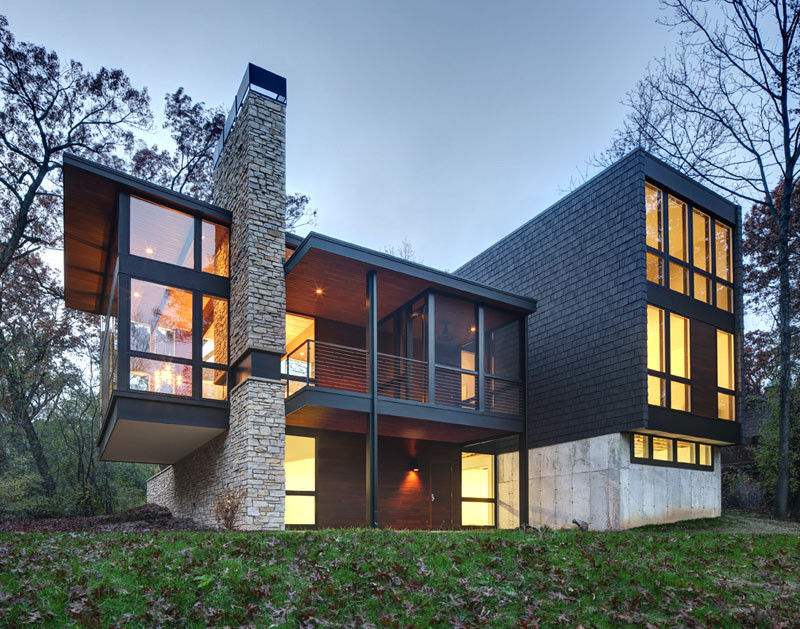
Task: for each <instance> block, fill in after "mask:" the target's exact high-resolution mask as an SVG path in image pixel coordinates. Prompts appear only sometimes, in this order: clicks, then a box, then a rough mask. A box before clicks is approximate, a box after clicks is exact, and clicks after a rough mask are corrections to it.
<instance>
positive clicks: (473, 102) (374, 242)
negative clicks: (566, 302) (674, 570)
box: [0, 0, 675, 270]
mask: <svg viewBox="0 0 800 629" xmlns="http://www.w3.org/2000/svg"><path fill="white" fill-rule="evenodd" d="M0 13H3V14H5V15H6V17H7V18H8V19H9V22H10V27H11V30H12V32H14V33H15V35H16V36H17V38H18V39H20V40H26V41H32V42H35V43H39V44H42V45H45V46H47V47H48V48H50V49H52V50H55V51H56V52H58V53H59V55H60V56H61V57H62V58H74V59H76V60H78V61H81V62H82V63H83V64H84V66H86V67H87V68H90V69H97V68H99V67H100V66H102V65H105V66H107V67H119V68H122V69H123V70H125V72H126V73H127V74H128V75H129V76H130V77H131V80H132V81H133V83H134V85H136V86H147V87H148V88H149V91H150V93H151V96H152V98H153V110H154V112H155V113H156V114H157V115H158V116H157V119H158V118H160V115H161V110H162V109H163V105H162V103H163V100H162V99H163V96H164V94H166V93H167V92H170V91H173V90H174V89H175V88H177V87H178V86H183V87H184V88H185V89H186V91H187V93H188V94H190V95H191V96H192V98H194V99H195V100H199V101H203V102H205V103H206V104H208V105H224V107H225V109H226V110H227V109H229V108H230V106H231V103H232V101H233V97H234V94H235V92H236V90H237V88H238V86H239V83H240V81H241V78H242V75H243V72H244V69H245V66H246V64H247V63H248V62H252V63H255V64H256V65H260V66H262V67H264V68H266V69H268V70H271V71H272V72H275V73H277V74H280V75H282V76H284V77H286V79H287V85H288V90H287V91H288V108H287V164H286V168H287V192H289V193H304V194H307V195H309V196H310V197H311V201H312V205H313V206H314V207H315V208H317V209H318V211H319V217H318V223H317V225H316V226H314V227H313V229H314V230H315V231H318V232H321V233H325V234H328V235H330V236H334V237H336V238H341V239H343V240H347V241H351V242H355V243H358V244H360V245H364V246H366V247H371V248H374V249H383V248H384V247H386V246H397V245H399V244H400V243H401V241H402V240H403V239H407V240H408V241H409V242H410V243H411V244H412V245H413V247H414V249H415V250H416V252H417V256H418V258H420V259H421V261H423V262H424V263H425V264H428V265H431V266H435V267H439V268H443V269H448V270H454V269H456V268H457V267H458V266H460V265H461V264H463V263H464V262H466V261H467V260H469V259H470V258H471V257H472V256H474V255H476V254H477V253H479V252H481V251H482V250H484V249H485V248H486V247H488V246H490V245H491V244H493V243H494V242H496V241H497V240H498V239H500V238H501V237H503V236H504V235H505V234H507V233H508V232H510V231H512V230H513V229H515V228H516V227H518V226H519V225H521V224H522V223H524V222H525V221H527V220H529V219H530V218H532V217H533V216H535V215H536V214H537V213H539V212H540V211H542V210H544V209H545V208H547V207H548V206H549V205H551V204H552V203H554V202H555V201H557V200H558V199H559V198H560V197H561V196H563V195H564V193H565V192H566V191H567V190H569V189H570V188H571V187H572V186H574V185H575V183H576V182H578V181H580V179H581V177H582V174H583V173H585V172H586V167H587V161H588V160H590V159H591V157H592V156H593V155H594V154H596V153H599V152H600V151H602V150H603V149H604V148H605V147H606V145H607V143H608V141H609V138H610V137H611V134H612V132H613V131H614V129H615V128H617V127H618V126H620V124H621V123H622V120H623V118H624V116H625V113H626V110H625V107H624V106H623V105H622V104H621V101H622V100H623V98H624V97H625V94H626V92H627V91H628V90H630V89H632V88H633V86H634V85H635V83H636V81H637V80H638V79H639V78H640V77H641V76H642V75H643V73H644V70H645V68H646V66H647V64H648V62H649V61H650V60H651V59H652V58H653V57H655V56H659V55H661V54H663V52H664V51H665V50H669V48H670V46H671V45H672V44H673V42H674V41H675V33H673V32H671V31H669V30H668V29H666V28H665V27H664V26H660V25H658V24H657V23H656V20H657V18H658V17H659V16H660V15H662V13H661V11H660V9H659V6H658V3H657V2H656V1H655V0H652V1H642V0H604V1H603V2H597V1H596V0H573V1H571V2H545V1H543V0H537V1H534V0H530V1H528V2H525V1H510V0H509V1H496V2H473V1H472V0H460V1H455V0H452V1H446V2H445V1H431V0H427V1H423V0H409V1H406V2H397V1H396V2H388V1H386V2H385V1H382V0H376V1H371V2H370V1H367V0H361V1H351V0H337V1H336V2H333V1H327V0H318V1H317V2H311V1H308V0H295V1H292V2H276V1H271V0H262V1H257V0H250V1H245V0H240V1H236V0H228V2H225V3H221V2H206V1H202V0H195V1H192V2H179V1H169V0H167V1H164V0H161V1H159V2H154V1H151V0H140V1H138V2H135V3H118V2H109V1H108V0H105V1H103V2H97V1H90V0H70V1H69V2H64V1H63V0H58V1H51V0H37V1H36V2H31V0H5V1H4V2H3V7H2V8H0ZM159 138H160V136H159V134H158V133H154V134H153V136H152V138H150V139H151V141H157V140H159ZM590 172H591V171H590ZM307 230H308V228H304V229H300V230H298V232H299V233H301V234H304V233H305V232H306V231H307Z"/></svg>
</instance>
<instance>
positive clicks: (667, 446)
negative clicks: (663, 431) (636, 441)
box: [652, 437, 673, 461]
mask: <svg viewBox="0 0 800 629" xmlns="http://www.w3.org/2000/svg"><path fill="white" fill-rule="evenodd" d="M652 444H653V459H655V460H656V461H672V459H673V456H672V439H663V438H661V437H653V438H652Z"/></svg>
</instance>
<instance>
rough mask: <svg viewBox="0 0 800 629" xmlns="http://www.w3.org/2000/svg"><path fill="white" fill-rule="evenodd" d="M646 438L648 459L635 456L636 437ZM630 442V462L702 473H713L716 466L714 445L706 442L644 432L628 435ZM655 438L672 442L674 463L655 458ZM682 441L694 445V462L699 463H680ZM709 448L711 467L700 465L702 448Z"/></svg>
mask: <svg viewBox="0 0 800 629" xmlns="http://www.w3.org/2000/svg"><path fill="white" fill-rule="evenodd" d="M636 436H640V437H645V438H646V439H647V457H638V456H636V454H635V447H634V444H635V441H636V439H635V437H636ZM628 437H629V438H628V442H629V446H630V448H629V452H630V462H631V463H637V464H641V465H654V466H656V467H674V468H679V469H688V470H699V471H702V472H713V471H714V468H715V465H714V444H711V443H706V442H704V441H695V440H694V439H687V438H684V437H667V436H664V435H652V434H648V433H643V432H631V433H628ZM653 437H657V438H659V439H667V440H669V441H671V442H672V461H660V460H657V459H654V458H653V446H652V442H653ZM679 441H682V442H684V443H691V444H694V460H695V461H697V463H679V462H678V442H679ZM701 445H703V446H709V447H710V448H711V465H700V462H699V461H700V446H701Z"/></svg>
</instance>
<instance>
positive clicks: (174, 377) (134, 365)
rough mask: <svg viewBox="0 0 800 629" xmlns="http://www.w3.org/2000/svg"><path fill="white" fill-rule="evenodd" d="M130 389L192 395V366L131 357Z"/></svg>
mask: <svg viewBox="0 0 800 629" xmlns="http://www.w3.org/2000/svg"><path fill="white" fill-rule="evenodd" d="M130 388H131V390H132V391H148V392H149V393H167V394H169V395H186V396H191V395H192V366H191V365H184V364H181V363H170V362H167V361H163V360H151V359H149V358H139V357H138V356H131V359H130Z"/></svg>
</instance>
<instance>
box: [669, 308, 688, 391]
mask: <svg viewBox="0 0 800 629" xmlns="http://www.w3.org/2000/svg"><path fill="white" fill-rule="evenodd" d="M669 350H670V353H669V371H670V373H671V374H672V375H673V376H678V377H679V378H686V379H689V378H690V374H689V319H687V318H686V317H681V316H680V315H676V314H675V313H670V315H669Z"/></svg>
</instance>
